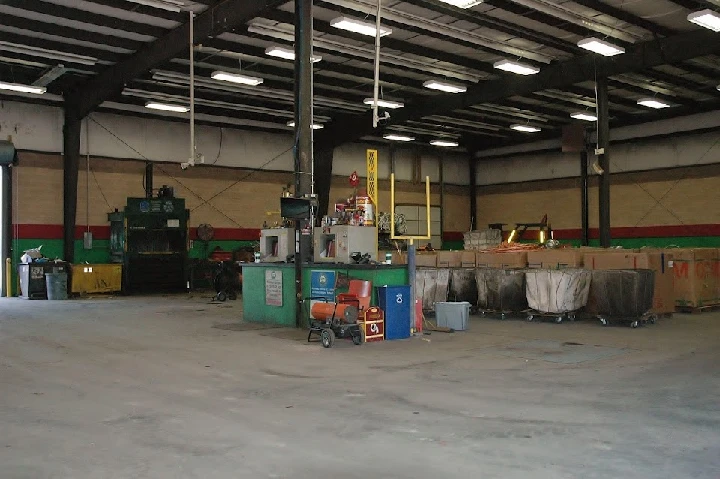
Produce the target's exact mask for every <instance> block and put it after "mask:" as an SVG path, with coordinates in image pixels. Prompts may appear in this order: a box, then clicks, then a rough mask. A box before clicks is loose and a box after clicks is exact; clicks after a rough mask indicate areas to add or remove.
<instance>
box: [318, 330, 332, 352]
mask: <svg viewBox="0 0 720 479" xmlns="http://www.w3.org/2000/svg"><path fill="white" fill-rule="evenodd" d="M320 340H321V342H322V345H323V348H332V347H333V344H335V333H334V332H333V330H332V329H323V330H322V333H320Z"/></svg>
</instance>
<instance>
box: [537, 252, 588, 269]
mask: <svg viewBox="0 0 720 479" xmlns="http://www.w3.org/2000/svg"><path fill="white" fill-rule="evenodd" d="M583 255H584V252H583V251H582V250H580V249H577V248H566V249H541V250H537V251H530V252H529V253H528V258H527V259H528V267H530V268H538V269H564V268H582V265H583Z"/></svg>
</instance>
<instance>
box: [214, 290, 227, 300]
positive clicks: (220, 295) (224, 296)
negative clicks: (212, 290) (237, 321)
mask: <svg viewBox="0 0 720 479" xmlns="http://www.w3.org/2000/svg"><path fill="white" fill-rule="evenodd" d="M215 299H217V300H218V301H227V299H228V297H227V294H225V291H220V292H219V293H218V294H217V295H215Z"/></svg>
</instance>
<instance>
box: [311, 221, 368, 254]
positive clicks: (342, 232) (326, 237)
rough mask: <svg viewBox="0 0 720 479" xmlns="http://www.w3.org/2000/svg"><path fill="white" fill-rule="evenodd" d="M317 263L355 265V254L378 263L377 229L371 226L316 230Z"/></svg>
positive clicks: (345, 226)
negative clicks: (365, 256) (366, 255)
mask: <svg viewBox="0 0 720 479" xmlns="http://www.w3.org/2000/svg"><path fill="white" fill-rule="evenodd" d="M314 233H315V234H314V239H313V241H314V243H315V244H314V247H315V262H316V263H343V264H353V263H356V262H357V260H355V259H353V255H354V254H355V253H360V255H361V256H362V255H365V254H368V255H370V256H369V258H368V259H369V260H370V261H377V228H375V227H370V226H348V225H337V226H325V227H318V228H315V232H314Z"/></svg>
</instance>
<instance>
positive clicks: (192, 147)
mask: <svg viewBox="0 0 720 479" xmlns="http://www.w3.org/2000/svg"><path fill="white" fill-rule="evenodd" d="M189 28H190V35H189V36H190V159H189V160H188V161H189V163H190V164H191V165H195V17H194V14H193V12H192V11H190V22H189Z"/></svg>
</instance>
